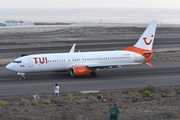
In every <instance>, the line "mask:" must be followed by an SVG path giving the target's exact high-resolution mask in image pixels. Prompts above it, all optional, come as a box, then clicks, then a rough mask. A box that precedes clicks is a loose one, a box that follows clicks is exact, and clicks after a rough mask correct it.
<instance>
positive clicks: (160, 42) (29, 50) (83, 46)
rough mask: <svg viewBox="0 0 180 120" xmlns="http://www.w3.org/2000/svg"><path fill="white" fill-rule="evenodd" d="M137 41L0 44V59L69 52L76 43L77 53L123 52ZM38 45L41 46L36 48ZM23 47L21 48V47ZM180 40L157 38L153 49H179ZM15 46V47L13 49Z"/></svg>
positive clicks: (93, 40)
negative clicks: (22, 55) (23, 55)
mask: <svg viewBox="0 0 180 120" xmlns="http://www.w3.org/2000/svg"><path fill="white" fill-rule="evenodd" d="M137 40H138V38H137V39H105V40H100V39H86V40H76V41H74V40H67V41H66V40H61V41H53V40H52V41H49V42H43V41H42V42H35V43H34V42H32V41H29V42H23V43H17V42H7V43H1V42H0V58H3V57H20V56H21V54H41V53H64V52H69V50H70V49H71V47H72V45H73V44H74V43H76V49H75V52H78V51H81V52H87V51H108V50H122V49H125V48H127V47H130V46H132V45H134V44H135V43H136V42H137ZM35 44H36V45H38V44H39V45H41V46H39V47H37V46H36V47H35ZM19 45H21V47H20V46H19ZM179 45H180V39H179V38H155V41H154V45H153V49H157V48H166V47H171V48H173V47H179ZM2 46H4V47H2ZM12 46H13V47H12Z"/></svg>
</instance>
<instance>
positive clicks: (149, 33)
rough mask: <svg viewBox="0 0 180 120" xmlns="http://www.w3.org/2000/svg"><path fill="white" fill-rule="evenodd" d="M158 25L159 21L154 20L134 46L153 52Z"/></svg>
mask: <svg viewBox="0 0 180 120" xmlns="http://www.w3.org/2000/svg"><path fill="white" fill-rule="evenodd" d="M156 25H157V21H156V20H153V21H152V22H151V23H150V24H149V26H148V27H147V28H146V30H145V31H144V33H143V34H142V35H141V37H140V38H139V40H138V41H137V43H136V44H135V45H134V46H135V47H137V48H141V49H146V50H152V46H153V42H154V37H155V32H156Z"/></svg>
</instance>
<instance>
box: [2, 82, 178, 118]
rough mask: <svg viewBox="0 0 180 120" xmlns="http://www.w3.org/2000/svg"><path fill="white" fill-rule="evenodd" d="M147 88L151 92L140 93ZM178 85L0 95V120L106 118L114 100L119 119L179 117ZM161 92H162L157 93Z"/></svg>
mask: <svg viewBox="0 0 180 120" xmlns="http://www.w3.org/2000/svg"><path fill="white" fill-rule="evenodd" d="M146 90H148V91H150V92H151V96H150V97H148V96H147V95H146V96H145V95H144V92H145V91H146ZM179 91H180V86H168V87H153V86H150V85H149V86H147V87H144V88H137V89H133V88H131V89H116V90H102V91H99V92H98V93H87V94H84V93H79V92H71V93H60V97H54V96H53V94H40V99H33V98H32V96H31V95H16V96H1V97H0V100H1V101H0V104H1V103H3V105H2V107H1V108H0V120H108V118H109V112H108V110H109V108H110V107H112V106H113V103H114V102H118V104H119V108H120V110H121V113H120V115H119V119H120V120H154V119H156V120H177V119H180V95H179ZM161 94H163V95H161Z"/></svg>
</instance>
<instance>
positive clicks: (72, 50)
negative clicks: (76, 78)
mask: <svg viewBox="0 0 180 120" xmlns="http://www.w3.org/2000/svg"><path fill="white" fill-rule="evenodd" d="M75 46H76V43H75V44H73V46H72V48H71V50H70V51H69V53H74V50H75Z"/></svg>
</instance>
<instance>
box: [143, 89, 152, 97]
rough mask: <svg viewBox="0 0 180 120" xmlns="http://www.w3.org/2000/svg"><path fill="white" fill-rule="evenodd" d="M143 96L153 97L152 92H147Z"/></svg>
mask: <svg viewBox="0 0 180 120" xmlns="http://www.w3.org/2000/svg"><path fill="white" fill-rule="evenodd" d="M143 95H144V97H151V92H150V91H148V90H146V91H145V92H144V94H143Z"/></svg>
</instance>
